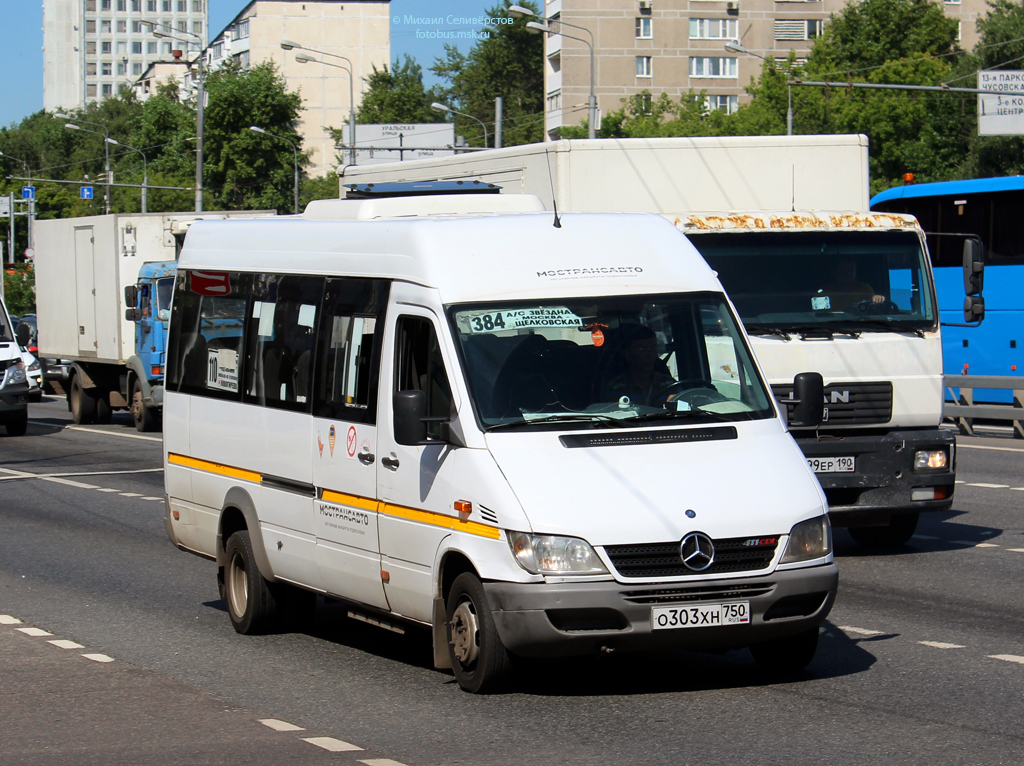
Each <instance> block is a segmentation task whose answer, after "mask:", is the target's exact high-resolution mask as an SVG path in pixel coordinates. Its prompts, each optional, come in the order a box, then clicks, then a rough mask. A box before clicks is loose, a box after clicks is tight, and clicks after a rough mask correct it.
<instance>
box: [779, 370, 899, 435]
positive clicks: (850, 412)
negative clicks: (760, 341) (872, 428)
mask: <svg viewBox="0 0 1024 766" xmlns="http://www.w3.org/2000/svg"><path fill="white" fill-rule="evenodd" d="M772 393H773V394H774V395H775V398H776V399H778V401H779V404H781V405H782V406H783V407H784V408H785V409H787V410H789V412H788V414H787V416H786V417H787V420H788V419H789V417H790V416H791V415H792V412H793V408H790V407H786V400H787V399H792V398H793V386H791V385H786V386H772ZM891 419H892V383H890V382H888V381H882V382H879V383H831V384H829V385H827V386H825V420H824V421H823V422H822V425H830V426H845V425H862V424H867V423H888V422H889V420H891Z"/></svg>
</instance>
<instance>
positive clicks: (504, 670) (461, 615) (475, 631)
mask: <svg viewBox="0 0 1024 766" xmlns="http://www.w3.org/2000/svg"><path fill="white" fill-rule="evenodd" d="M445 618H446V619H445V628H444V630H445V638H446V639H447V640H448V652H449V655H450V656H451V661H452V670H453V671H454V672H455V680H457V681H458V682H459V686H460V687H462V689H463V690H464V691H467V692H470V693H472V694H487V693H490V692H495V691H500V690H502V689H503V688H504V687H505V685H506V684H507V683H508V680H509V676H510V675H511V669H512V663H511V658H510V656H509V654H508V651H507V650H506V649H505V646H504V644H502V643H501V638H500V637H499V636H498V631H497V628H496V627H495V625H494V618H493V617H492V616H491V609H490V606H489V605H488V603H487V595H486V594H485V593H484V586H483V584H482V583H481V582H480V580H479V579H478V578H477V577H476V575H474V574H471V573H469V572H463V573H462V574H460V575H459V576H458V577H456V578H455V582H453V583H452V588H451V590H450V591H449V593H448V599H447V601H446V602H445Z"/></svg>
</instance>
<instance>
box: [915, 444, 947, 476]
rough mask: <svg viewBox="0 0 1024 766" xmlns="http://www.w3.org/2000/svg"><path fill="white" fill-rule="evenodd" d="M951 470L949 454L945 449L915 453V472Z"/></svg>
mask: <svg viewBox="0 0 1024 766" xmlns="http://www.w3.org/2000/svg"><path fill="white" fill-rule="evenodd" d="M948 468H949V453H948V452H946V450H944V449H930V450H918V451H917V452H915V453H914V470H915V471H944V470H946V469H948Z"/></svg>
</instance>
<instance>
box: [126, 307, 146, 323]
mask: <svg viewBox="0 0 1024 766" xmlns="http://www.w3.org/2000/svg"><path fill="white" fill-rule="evenodd" d="M124 318H125V319H127V320H128V321H129V322H138V321H139V320H140V319H142V309H125V310H124Z"/></svg>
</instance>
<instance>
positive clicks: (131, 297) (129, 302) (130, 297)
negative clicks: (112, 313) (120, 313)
mask: <svg viewBox="0 0 1024 766" xmlns="http://www.w3.org/2000/svg"><path fill="white" fill-rule="evenodd" d="M138 303H139V288H138V287H136V286H135V285H125V288H124V305H125V306H136V305H138Z"/></svg>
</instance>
